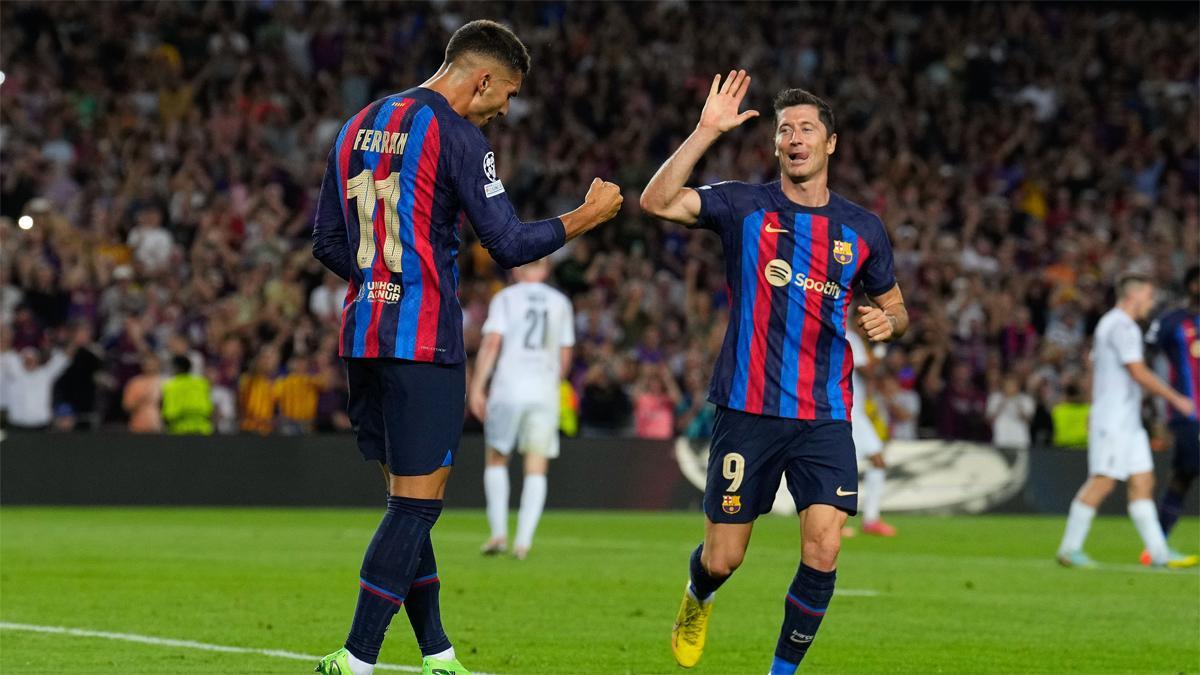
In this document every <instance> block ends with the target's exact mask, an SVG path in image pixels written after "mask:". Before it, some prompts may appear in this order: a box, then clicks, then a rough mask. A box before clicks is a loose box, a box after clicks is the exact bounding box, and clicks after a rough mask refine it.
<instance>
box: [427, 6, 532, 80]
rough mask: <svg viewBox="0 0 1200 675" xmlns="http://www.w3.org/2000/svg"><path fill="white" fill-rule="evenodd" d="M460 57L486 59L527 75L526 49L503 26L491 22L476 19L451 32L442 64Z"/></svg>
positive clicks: (527, 59) (527, 55)
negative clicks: (444, 61) (472, 56)
mask: <svg viewBox="0 0 1200 675" xmlns="http://www.w3.org/2000/svg"><path fill="white" fill-rule="evenodd" d="M463 54H480V55H482V56H487V57H490V58H493V59H495V60H497V61H499V62H500V63H502V64H504V65H506V66H508V67H509V68H512V69H513V70H515V71H517V72H518V73H521V74H522V75H527V74H528V73H529V50H528V49H526V48H525V43H523V42H521V39H520V38H518V37H517V35H516V33H513V32H512V31H511V30H509V29H508V27H507V26H504V25H502V24H499V23H496V22H495V21H488V20H487V19H480V20H478V21H472V22H470V23H468V24H464V25H463V26H462V27H461V28H459V29H458V30H456V31H454V35H452V36H451V37H450V42H449V43H447V44H446V63H450V62H452V61H454V60H455V59H456V58H458V57H459V56H462V55H463Z"/></svg>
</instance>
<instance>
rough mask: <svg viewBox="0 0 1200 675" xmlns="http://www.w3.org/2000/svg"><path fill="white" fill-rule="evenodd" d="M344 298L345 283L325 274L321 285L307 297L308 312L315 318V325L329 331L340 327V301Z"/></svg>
mask: <svg viewBox="0 0 1200 675" xmlns="http://www.w3.org/2000/svg"><path fill="white" fill-rule="evenodd" d="M345 297H346V282H344V281H342V280H341V279H339V278H338V276H337V275H336V274H334V273H333V272H327V273H326V274H325V275H324V276H323V277H322V281H321V285H320V286H317V287H316V288H314V289H313V290H312V293H309V295H308V311H309V312H310V313H312V315H313V316H314V317H316V318H317V323H318V325H320V326H324V327H325V328H327V329H329V330H334V329H335V327H336V326H337V325H340V321H341V317H342V301H343V300H344V299H345Z"/></svg>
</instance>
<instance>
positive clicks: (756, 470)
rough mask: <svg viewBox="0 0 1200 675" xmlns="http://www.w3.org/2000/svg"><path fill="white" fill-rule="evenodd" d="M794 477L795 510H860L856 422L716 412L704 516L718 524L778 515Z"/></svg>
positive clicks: (709, 458) (854, 511) (728, 411)
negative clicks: (782, 487) (782, 491)
mask: <svg viewBox="0 0 1200 675" xmlns="http://www.w3.org/2000/svg"><path fill="white" fill-rule="evenodd" d="M784 475H786V476H787V486H788V491H789V492H791V493H792V499H794V500H795V502H796V511H803V510H804V509H806V508H808V507H809V506H812V505H813V504H829V505H832V506H835V507H837V508H839V509H841V510H842V511H845V512H846V513H849V514H850V515H854V514H856V513H858V459H857V457H856V456H855V453H854V438H853V436H852V435H851V432H850V423H849V422H846V421H842V420H794V419H785V418H782V417H770V416H767V415H751V414H750V413H744V412H741V411H739V410H733V409H731V408H725V407H722V406H718V407H717V415H716V418H715V419H714V421H713V438H712V446H711V447H710V449H709V452H708V482H707V485H706V487H705V490H704V514H705V515H706V516H708V519H709V520H711V521H713V522H714V523H748V522H751V521H752V520H754V519H755V518H757V517H758V516H759V514H763V513H767V512H768V511H770V510H771V506H772V505H773V504H774V502H775V493H776V491H778V489H779V479H780V478H781V477H783V476H784Z"/></svg>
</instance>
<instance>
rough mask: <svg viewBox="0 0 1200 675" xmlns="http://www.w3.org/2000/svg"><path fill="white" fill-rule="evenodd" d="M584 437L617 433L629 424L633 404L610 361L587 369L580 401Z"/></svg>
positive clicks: (581, 426) (580, 429)
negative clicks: (613, 370)
mask: <svg viewBox="0 0 1200 675" xmlns="http://www.w3.org/2000/svg"><path fill="white" fill-rule="evenodd" d="M579 407H580V412H579V433H580V435H581V436H585V437H587V436H592V437H595V436H615V435H617V434H619V433H620V432H622V431H623V430H624V429H625V428H626V426H627V425H628V423H629V413H630V411H631V409H632V405H631V403H630V401H629V396H628V395H627V394H626V393H625V390H624V388H623V387H622V386H621V382H620V380H619V379H618V378H617V376H616V374H615V373H613V372H612V368H611V365H610V364H607V363H603V362H599V363H595V364H593V365H592V366H591V367H590V368H588V371H587V374H586V375H585V377H584V385H583V396H582V397H581V401H580V406H579Z"/></svg>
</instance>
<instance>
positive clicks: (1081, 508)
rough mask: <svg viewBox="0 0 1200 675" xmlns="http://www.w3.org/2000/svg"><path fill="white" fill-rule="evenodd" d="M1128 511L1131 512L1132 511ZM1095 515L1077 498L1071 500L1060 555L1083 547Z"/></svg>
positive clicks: (1059, 548) (1059, 547)
mask: <svg viewBox="0 0 1200 675" xmlns="http://www.w3.org/2000/svg"><path fill="white" fill-rule="evenodd" d="M1151 506H1153V505H1151ZM1130 513H1131V514H1132V511H1131V512H1130ZM1095 517H1096V509H1093V508H1092V507H1090V506H1088V505H1087V504H1084V503H1083V502H1081V501H1079V500H1078V499H1073V500H1071V509H1070V511H1068V512H1067V529H1066V531H1065V532H1063V538H1062V543H1061V544H1059V546H1058V552H1059V554H1060V555H1068V554H1071V553H1074V552H1076V551H1079V550H1081V549H1082V548H1083V542H1084V540H1086V539H1087V536H1088V530H1090V529H1092V519H1093V518H1095ZM1155 524H1157V521H1155Z"/></svg>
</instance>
